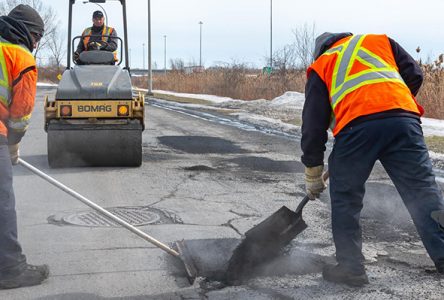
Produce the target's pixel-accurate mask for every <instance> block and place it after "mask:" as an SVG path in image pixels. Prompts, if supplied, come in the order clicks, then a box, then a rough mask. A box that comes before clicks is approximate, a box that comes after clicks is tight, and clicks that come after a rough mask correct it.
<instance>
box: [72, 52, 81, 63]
mask: <svg viewBox="0 0 444 300" xmlns="http://www.w3.org/2000/svg"><path fill="white" fill-rule="evenodd" d="M73 58H74V60H75V61H78V60H79V58H80V53H79V52H77V51H76V52H74V57H73Z"/></svg>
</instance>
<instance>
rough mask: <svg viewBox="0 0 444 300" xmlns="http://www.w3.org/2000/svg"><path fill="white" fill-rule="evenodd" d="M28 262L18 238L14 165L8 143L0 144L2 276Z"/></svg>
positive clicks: (0, 261) (0, 251) (0, 244)
mask: <svg viewBox="0 0 444 300" xmlns="http://www.w3.org/2000/svg"><path fill="white" fill-rule="evenodd" d="M25 262H26V258H25V256H24V255H23V254H22V248H21V246H20V244H19V242H18V239H17V217H16V212H15V197H14V190H13V187H12V165H11V159H10V157H9V150H8V146H7V145H0V277H1V276H6V275H7V274H8V273H9V272H11V271H15V270H17V269H20V268H21V267H22V266H23V265H24V264H25Z"/></svg>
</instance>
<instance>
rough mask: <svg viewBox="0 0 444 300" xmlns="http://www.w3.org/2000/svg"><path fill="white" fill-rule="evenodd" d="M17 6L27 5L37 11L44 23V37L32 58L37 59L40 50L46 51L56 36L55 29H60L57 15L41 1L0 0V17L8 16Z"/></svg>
mask: <svg viewBox="0 0 444 300" xmlns="http://www.w3.org/2000/svg"><path fill="white" fill-rule="evenodd" d="M19 4H28V5H29V6H31V7H33V8H34V9H35V10H37V11H38V12H39V14H40V16H41V17H42V19H43V22H44V23H45V35H44V36H43V38H42V39H41V41H40V43H39V44H38V46H37V49H35V51H34V57H36V58H37V57H38V54H39V52H40V51H41V50H45V49H48V47H49V43H50V42H51V40H53V39H54V36H55V35H58V33H57V29H58V28H59V27H60V22H59V21H58V18H57V13H56V12H55V11H54V9H53V8H52V7H51V6H47V5H44V4H43V2H42V0H2V1H1V3H0V15H6V14H8V13H9V12H10V11H11V10H12V9H13V8H14V7H16V6H17V5H19Z"/></svg>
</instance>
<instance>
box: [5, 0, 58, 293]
mask: <svg viewBox="0 0 444 300" xmlns="http://www.w3.org/2000/svg"><path fill="white" fill-rule="evenodd" d="M43 33H44V23H43V20H42V18H41V17H40V15H39V14H38V12H37V11H36V10H34V9H33V8H32V7H30V6H28V5H23V4H20V5H18V6H16V7H15V8H14V9H13V10H11V12H10V13H9V14H8V16H1V17H0V121H1V122H0V174H1V175H0V288H2V289H4V288H17V287H22V286H31V285H36V284H40V283H41V282H42V281H43V280H45V279H46V278H47V277H48V274H49V268H48V266H46V265H41V266H35V265H30V264H28V263H27V261H26V257H25V255H24V254H23V253H22V248H21V246H20V243H19V242H18V239H17V217H16V212H15V197H14V190H13V186H12V165H11V163H12V164H17V163H18V159H19V152H18V148H19V142H20V141H21V139H22V137H23V135H24V134H25V132H26V129H27V128H28V124H29V120H30V117H31V112H32V109H33V108H34V99H35V95H36V85H37V68H36V62H35V59H34V56H33V55H32V51H33V50H34V49H35V48H36V47H37V44H38V42H39V41H40V39H41V38H42V36H43Z"/></svg>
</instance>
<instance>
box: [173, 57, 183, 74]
mask: <svg viewBox="0 0 444 300" xmlns="http://www.w3.org/2000/svg"><path fill="white" fill-rule="evenodd" d="M170 68H171V70H173V71H183V70H184V69H185V62H184V61H183V59H181V58H175V59H170Z"/></svg>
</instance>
